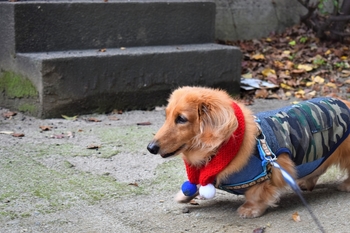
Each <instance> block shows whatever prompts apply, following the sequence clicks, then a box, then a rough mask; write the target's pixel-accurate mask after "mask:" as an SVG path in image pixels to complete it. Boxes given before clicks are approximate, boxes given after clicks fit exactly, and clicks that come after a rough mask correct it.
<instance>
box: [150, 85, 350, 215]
mask: <svg viewBox="0 0 350 233" xmlns="http://www.w3.org/2000/svg"><path fill="white" fill-rule="evenodd" d="M232 101H235V102H236V103H237V104H238V105H239V106H240V108H241V109H242V111H243V115H244V117H245V124H246V128H245V134H244V140H243V143H242V146H241V148H240V149H239V151H238V154H237V155H236V157H235V158H234V159H233V160H232V161H231V162H230V163H229V165H228V166H227V167H226V168H225V169H224V170H223V171H221V172H220V173H219V174H218V175H217V177H216V182H217V184H219V183H220V181H221V180H223V178H225V177H226V176H228V175H229V174H232V173H235V172H238V171H240V170H241V169H242V168H243V167H244V166H245V165H246V164H247V162H248V159H249V156H251V154H252V151H253V149H254V147H255V145H256V141H255V136H256V134H257V127H256V124H255V122H254V118H253V116H252V115H253V114H252V112H251V111H250V110H249V109H248V108H247V107H246V106H245V105H244V104H242V103H240V102H239V101H236V100H234V99H232V98H231V97H230V96H229V95H228V94H227V93H226V92H225V91H222V90H217V89H210V88H202V87H182V88H179V89H177V90H175V91H174V92H173V93H172V94H171V96H170V98H169V104H168V106H167V108H166V120H165V122H164V125H163V126H162V127H161V128H160V129H159V131H158V132H157V133H156V135H155V136H154V139H153V141H152V142H151V143H150V145H151V144H152V143H153V144H152V145H157V147H158V148H157V149H159V151H158V150H157V151H156V152H157V153H159V154H161V155H162V156H166V155H167V154H168V155H172V154H182V157H183V159H184V160H186V161H187V162H188V163H189V164H191V165H193V166H202V165H204V164H206V163H207V162H208V161H209V160H210V157H211V155H213V154H215V153H216V152H217V150H218V148H219V147H220V145H222V144H223V143H224V142H225V141H227V140H228V139H229V137H230V136H231V135H232V133H233V132H234V131H235V130H236V129H237V124H238V123H237V119H236V117H235V114H234V111H233V109H232V107H231V106H232V105H231V103H232ZM344 102H345V103H346V104H347V106H348V107H350V103H349V102H346V101H344ZM150 145H149V146H150ZM349 154H350V137H348V138H347V139H346V140H345V141H344V142H343V143H342V144H341V145H340V146H339V147H338V148H337V150H336V151H335V152H334V153H333V154H332V155H331V156H330V158H329V159H327V161H326V162H324V163H323V164H322V165H321V166H320V167H319V168H318V169H316V170H315V171H314V172H313V173H312V174H310V175H308V176H306V177H304V178H303V179H300V180H298V184H299V186H300V187H301V188H303V189H306V190H312V189H313V188H314V186H315V184H316V182H317V180H318V178H319V177H320V175H322V174H323V173H324V172H325V171H326V170H327V168H328V167H329V166H331V165H334V164H337V165H339V166H340V168H341V169H344V170H346V171H347V172H348V175H349V174H350V156H348V155H349ZM277 162H278V163H279V164H280V166H281V167H283V168H284V169H285V170H287V171H288V172H289V173H290V174H291V175H292V176H293V177H296V170H295V167H294V163H293V162H292V161H291V160H290V158H289V156H288V155H287V154H282V155H280V156H279V157H278V160H277ZM285 187H286V183H285V181H284V180H283V177H282V175H281V173H280V171H279V170H278V169H275V168H273V170H272V177H271V179H270V180H267V181H265V182H262V183H259V184H257V185H254V186H252V187H251V188H249V189H248V190H247V191H246V193H245V198H246V201H245V203H244V204H243V205H242V206H240V207H239V208H238V213H239V215H240V216H241V217H245V218H252V217H258V216H260V215H262V214H263V213H264V212H265V210H266V209H267V208H268V207H269V206H275V204H276V202H277V201H278V200H279V196H280V193H281V191H283V190H284V188H285ZM339 190H342V191H347V192H349V191H350V176H349V178H347V179H346V180H345V181H344V182H343V183H342V184H341V185H340V186H339ZM193 197H194V196H192V197H186V196H184V195H183V194H182V192H181V191H180V192H179V193H178V194H177V196H176V198H175V199H176V200H177V201H178V202H188V201H190V200H191V199H192V198H193Z"/></svg>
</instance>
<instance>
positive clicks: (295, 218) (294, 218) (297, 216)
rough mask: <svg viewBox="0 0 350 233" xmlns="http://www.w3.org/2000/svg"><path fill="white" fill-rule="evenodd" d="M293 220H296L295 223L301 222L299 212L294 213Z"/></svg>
mask: <svg viewBox="0 0 350 233" xmlns="http://www.w3.org/2000/svg"><path fill="white" fill-rule="evenodd" d="M292 219H293V220H294V222H300V221H301V219H300V216H299V214H298V212H294V213H293V214H292Z"/></svg>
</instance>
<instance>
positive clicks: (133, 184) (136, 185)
mask: <svg viewBox="0 0 350 233" xmlns="http://www.w3.org/2000/svg"><path fill="white" fill-rule="evenodd" d="M128 185H132V186H135V187H139V184H138V183H136V182H135V183H129V184H128Z"/></svg>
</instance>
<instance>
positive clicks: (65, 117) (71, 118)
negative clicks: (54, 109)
mask: <svg viewBox="0 0 350 233" xmlns="http://www.w3.org/2000/svg"><path fill="white" fill-rule="evenodd" d="M61 116H62V117H63V118H64V119H66V120H70V121H75V120H76V119H77V118H78V116H72V117H70V116H66V115H61Z"/></svg>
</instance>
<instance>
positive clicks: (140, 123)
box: [136, 121, 152, 125]
mask: <svg viewBox="0 0 350 233" xmlns="http://www.w3.org/2000/svg"><path fill="white" fill-rule="evenodd" d="M136 124H137V125H152V123H151V122H149V121H146V122H139V123H136Z"/></svg>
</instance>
